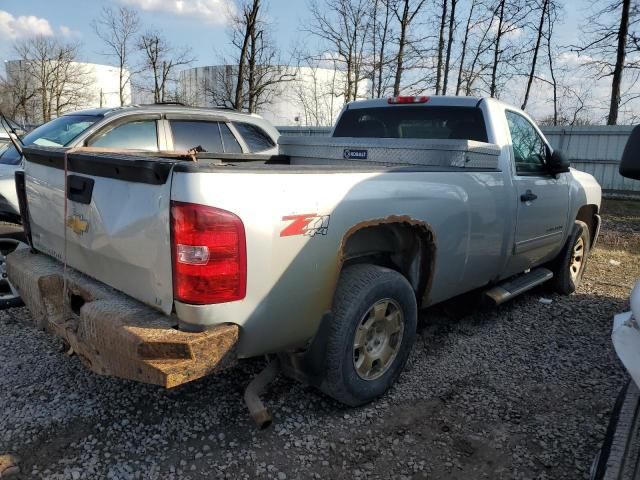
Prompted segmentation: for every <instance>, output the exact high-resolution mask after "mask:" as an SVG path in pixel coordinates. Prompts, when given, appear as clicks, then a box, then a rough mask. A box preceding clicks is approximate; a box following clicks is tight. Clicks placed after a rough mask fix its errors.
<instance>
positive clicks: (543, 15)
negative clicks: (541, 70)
mask: <svg viewBox="0 0 640 480" xmlns="http://www.w3.org/2000/svg"><path fill="white" fill-rule="evenodd" d="M548 8H549V0H542V5H541V6H540V22H539V24H538V28H537V29H536V44H535V47H534V48H533V58H532V60H531V71H530V72H529V77H528V79H527V88H526V89H525V92H524V100H523V101H522V106H521V107H520V108H522V110H525V109H526V108H527V102H528V101H529V93H530V92H531V85H532V84H533V78H534V77H535V74H536V64H537V63H538V52H539V51H540V42H541V41H542V37H543V35H544V25H545V21H546V20H547V10H548Z"/></svg>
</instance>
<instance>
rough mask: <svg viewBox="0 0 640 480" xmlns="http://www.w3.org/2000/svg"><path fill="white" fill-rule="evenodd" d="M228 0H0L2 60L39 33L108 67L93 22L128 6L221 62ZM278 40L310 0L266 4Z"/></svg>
mask: <svg viewBox="0 0 640 480" xmlns="http://www.w3.org/2000/svg"><path fill="white" fill-rule="evenodd" d="M228 1H229V0H0V60H10V59H12V58H14V54H13V52H12V44H13V42H14V41H15V40H16V39H19V38H23V37H25V36H27V35H31V34H33V33H34V32H40V33H44V34H49V35H57V36H62V37H64V38H68V39H69V40H73V41H80V42H82V44H83V48H82V55H83V57H84V58H83V60H85V61H89V62H92V63H109V59H108V58H106V57H104V56H103V55H101V54H100V53H101V52H102V51H104V50H103V47H102V45H101V44H100V41H99V40H98V39H97V38H96V35H95V33H94V32H93V30H92V28H91V21H92V19H94V18H95V17H97V16H98V14H99V13H100V10H101V8H102V7H103V6H112V7H116V6H119V5H128V6H131V7H135V8H136V9H137V10H139V12H140V17H141V21H142V25H143V28H144V29H151V28H157V29H158V30H160V31H161V32H162V33H163V34H165V35H166V36H167V38H168V39H169V40H170V41H171V42H172V43H173V44H175V45H189V46H190V47H191V48H192V50H193V53H194V54H195V57H196V58H197V62H196V63H195V65H210V64H214V63H217V61H218V60H219V59H220V54H223V53H224V50H225V47H226V46H227V45H228V39H227V27H226V25H225V20H226V18H227V16H226V12H227V10H228V9H227V6H226V4H227V2H228ZM266 3H267V5H268V7H267V10H268V13H269V17H270V20H271V23H272V24H273V25H274V28H273V32H274V35H275V39H276V41H277V43H278V45H279V47H280V48H281V49H283V50H284V51H287V50H290V49H292V47H295V46H296V44H298V43H300V42H301V41H302V40H303V39H304V38H305V35H304V34H303V33H301V31H300V25H302V24H304V23H305V20H306V19H308V18H309V17H308V0H270V1H268V2H266ZM590 3H591V2H588V1H586V0H566V1H565V2H564V4H565V14H564V16H565V23H564V25H563V27H562V29H559V31H558V34H559V38H560V37H561V40H562V43H565V42H566V43H576V42H577V41H578V37H579V32H578V28H577V26H578V24H579V23H580V21H581V20H582V19H583V18H584V16H586V13H587V7H588V5H589V4H590Z"/></svg>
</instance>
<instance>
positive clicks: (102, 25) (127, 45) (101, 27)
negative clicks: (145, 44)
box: [92, 7, 140, 105]
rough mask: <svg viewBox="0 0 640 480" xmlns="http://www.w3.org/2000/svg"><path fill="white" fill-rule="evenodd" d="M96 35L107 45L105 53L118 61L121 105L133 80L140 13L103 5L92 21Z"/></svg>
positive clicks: (125, 8)
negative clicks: (132, 59)
mask: <svg viewBox="0 0 640 480" xmlns="http://www.w3.org/2000/svg"><path fill="white" fill-rule="evenodd" d="M92 26H93V29H94V31H95V32H96V35H97V36H98V38H100V40H102V41H103V42H104V44H105V45H106V47H107V51H106V53H105V55H107V56H109V57H112V58H115V59H116V61H117V62H118V79H119V83H118V93H119V95H120V105H124V104H125V102H126V96H125V91H126V87H127V85H130V82H131V60H130V57H131V53H132V51H133V49H134V47H135V36H136V35H137V33H138V30H139V29H140V20H139V18H138V13H137V12H136V11H135V10H133V9H131V8H127V7H119V8H118V9H116V10H114V9H112V8H111V7H103V8H102V11H101V12H100V15H99V16H98V18H97V19H95V20H94V21H93V22H92Z"/></svg>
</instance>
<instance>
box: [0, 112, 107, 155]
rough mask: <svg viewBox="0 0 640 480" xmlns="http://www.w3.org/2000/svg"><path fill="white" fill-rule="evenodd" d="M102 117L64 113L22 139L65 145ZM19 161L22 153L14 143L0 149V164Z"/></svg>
mask: <svg viewBox="0 0 640 480" xmlns="http://www.w3.org/2000/svg"><path fill="white" fill-rule="evenodd" d="M101 118H102V117H100V116H96V115H64V116H62V117H58V118H56V119H55V120H51V121H50V122H48V123H45V124H44V125H41V126H39V127H38V128H36V129H35V130H34V131H33V132H31V133H29V134H28V135H26V136H25V137H24V138H23V139H22V141H23V142H24V144H25V145H41V146H43V147H65V146H67V145H69V143H71V142H72V141H73V140H74V139H75V138H76V137H77V136H78V135H80V134H81V133H82V132H84V131H85V130H86V129H87V128H89V127H90V126H91V125H93V124H94V123H96V122H97V121H98V120H99V119H101ZM18 163H20V153H18V151H17V150H16V149H15V147H14V146H13V145H11V146H9V147H6V148H5V149H0V164H5V165H17V164H18Z"/></svg>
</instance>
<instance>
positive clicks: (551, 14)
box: [546, 2, 558, 125]
mask: <svg viewBox="0 0 640 480" xmlns="http://www.w3.org/2000/svg"><path fill="white" fill-rule="evenodd" d="M557 16H558V14H557V7H556V4H555V2H551V4H550V5H549V8H547V35H546V42H547V59H548V67H549V75H550V76H551V87H552V88H553V125H558V80H557V79H556V72H555V67H554V63H553V57H554V55H553V53H552V39H553V29H554V27H555V22H556V20H557Z"/></svg>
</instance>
